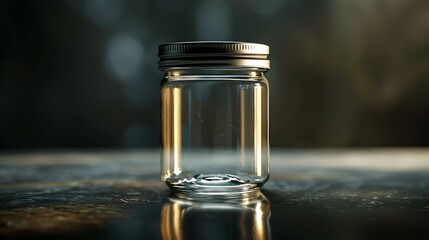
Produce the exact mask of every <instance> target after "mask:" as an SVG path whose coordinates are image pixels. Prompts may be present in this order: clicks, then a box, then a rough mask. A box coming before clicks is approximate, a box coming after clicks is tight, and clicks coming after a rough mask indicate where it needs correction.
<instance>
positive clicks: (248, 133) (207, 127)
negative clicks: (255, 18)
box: [159, 41, 270, 198]
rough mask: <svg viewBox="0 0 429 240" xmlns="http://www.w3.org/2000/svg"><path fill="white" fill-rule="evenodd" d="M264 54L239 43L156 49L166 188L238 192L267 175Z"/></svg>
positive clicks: (192, 193)
mask: <svg viewBox="0 0 429 240" xmlns="http://www.w3.org/2000/svg"><path fill="white" fill-rule="evenodd" d="M268 54H269V47H268V46H266V45H263V44H255V43H244V42H224V41H222V42H219V41H212V42H177V43H171V44H165V45H161V46H160V47H159V58H160V61H159V66H160V69H161V70H162V71H163V72H164V74H165V75H164V79H163V80H162V86H161V97H162V108H161V119H162V156H161V158H162V159H161V168H162V170H161V178H162V180H163V181H165V182H166V184H167V185H168V186H169V187H170V188H171V190H172V191H173V192H174V193H176V194H178V195H182V196H184V197H189V198H192V197H196V196H210V197H214V196H226V197H228V196H237V195H243V194H244V195H245V194H249V193H254V192H256V191H258V190H259V188H260V187H261V186H262V185H263V184H264V183H265V182H266V181H267V180H268V178H269V142H268V139H269V126H268V125H269V123H268V110H269V109H268V88H269V86H268V81H267V79H266V78H265V76H264V74H265V72H266V71H268V69H269V67H270V66H269V60H267V56H268Z"/></svg>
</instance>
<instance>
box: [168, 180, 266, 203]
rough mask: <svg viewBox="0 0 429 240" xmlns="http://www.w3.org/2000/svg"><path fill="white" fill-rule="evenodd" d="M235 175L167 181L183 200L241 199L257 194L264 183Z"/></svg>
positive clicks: (174, 192)
mask: <svg viewBox="0 0 429 240" xmlns="http://www.w3.org/2000/svg"><path fill="white" fill-rule="evenodd" d="M266 180H267V179H265V180H264V181H263V182H255V181H252V179H250V178H248V177H245V176H238V175H233V174H198V175H195V176H193V177H192V178H184V179H180V180H176V181H174V182H171V181H167V185H168V186H169V187H170V189H171V190H172V192H173V194H175V195H177V196H179V197H182V198H188V199H190V198H191V199H192V198H197V199H199V198H225V199H230V198H241V197H248V196H250V195H253V194H254V193H257V192H258V191H259V189H260V188H261V186H262V185H263V183H265V182H266Z"/></svg>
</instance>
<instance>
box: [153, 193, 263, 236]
mask: <svg viewBox="0 0 429 240" xmlns="http://www.w3.org/2000/svg"><path fill="white" fill-rule="evenodd" d="M269 216H270V203H269V201H268V200H267V199H266V198H265V196H263V195H262V194H261V193H258V196H257V197H256V198H253V199H242V200H241V201H240V202H228V201H219V202H198V201H187V200H184V199H182V198H175V197H170V198H168V199H167V200H166V202H165V203H164V205H163V207H162V210H161V224H160V226H161V235H162V239H216V240H219V239H270V238H271V237H270V236H271V233H270V224H269Z"/></svg>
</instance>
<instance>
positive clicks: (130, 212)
mask: <svg viewBox="0 0 429 240" xmlns="http://www.w3.org/2000/svg"><path fill="white" fill-rule="evenodd" d="M29 237H31V238H43V239H46V238H55V239H58V238H79V239H89V238H97V239H217V240H219V239H270V238H271V239H429V149H366V150H329V151H315V150H314V151H304V150H303V151H286V150H282V151H280V150H277V151H276V150H273V151H272V154H271V179H270V180H269V182H268V183H267V184H266V185H265V186H264V187H263V190H262V195H260V196H258V197H255V198H252V199H245V200H242V201H238V202H234V201H217V202H198V201H197V202H195V201H194V202H192V201H187V200H184V199H179V198H176V197H174V196H171V194H169V190H168V188H167V187H166V185H165V184H164V183H163V182H162V181H161V180H160V178H159V154H158V152H157V151H98V152H71V151H67V152H58V151H56V152H44V153H40V152H39V153H3V154H0V239H1V238H3V239H20V238H29Z"/></svg>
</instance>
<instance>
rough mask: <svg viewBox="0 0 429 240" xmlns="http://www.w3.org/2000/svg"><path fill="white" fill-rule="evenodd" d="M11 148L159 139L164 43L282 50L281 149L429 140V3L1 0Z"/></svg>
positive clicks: (277, 136)
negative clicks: (229, 43)
mask: <svg viewBox="0 0 429 240" xmlns="http://www.w3.org/2000/svg"><path fill="white" fill-rule="evenodd" d="M0 27H1V38H0V56H1V57H0V94H1V96H0V146H1V149H3V150H5V149H21V148H51V147H54V148H56V147H60V148H63V147H66V148H67V147H72V148H81V147H82V148H95V147H147V148H152V147H158V146H159V131H160V123H159V119H160V117H159V111H160V108H159V106H160V96H159V86H160V79H161V77H162V74H161V72H160V71H159V70H158V68H157V61H158V59H157V46H158V45H159V44H161V43H166V42H171V41H180V40H240V41H252V42H260V43H266V44H268V45H270V47H271V55H270V59H271V62H272V70H271V71H270V72H269V73H268V75H267V77H268V79H269V80H270V83H271V96H270V104H271V105H270V107H271V109H270V114H271V116H270V122H271V146H272V147H288V148H296V147H311V148H316V147H354V146H366V147H368V146H428V145H429V1H427V0H406V1H405V0H347V1H344V0H314V1H300V0H285V1H282V0H264V1H260V0H249V1H239V0H234V1H222V0H202V1H196V0H189V1H187V0H175V1H167V0H144V1H137V0H130V1H125V0H86V1H82V0H69V1H59V0H51V1H1V2H0Z"/></svg>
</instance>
